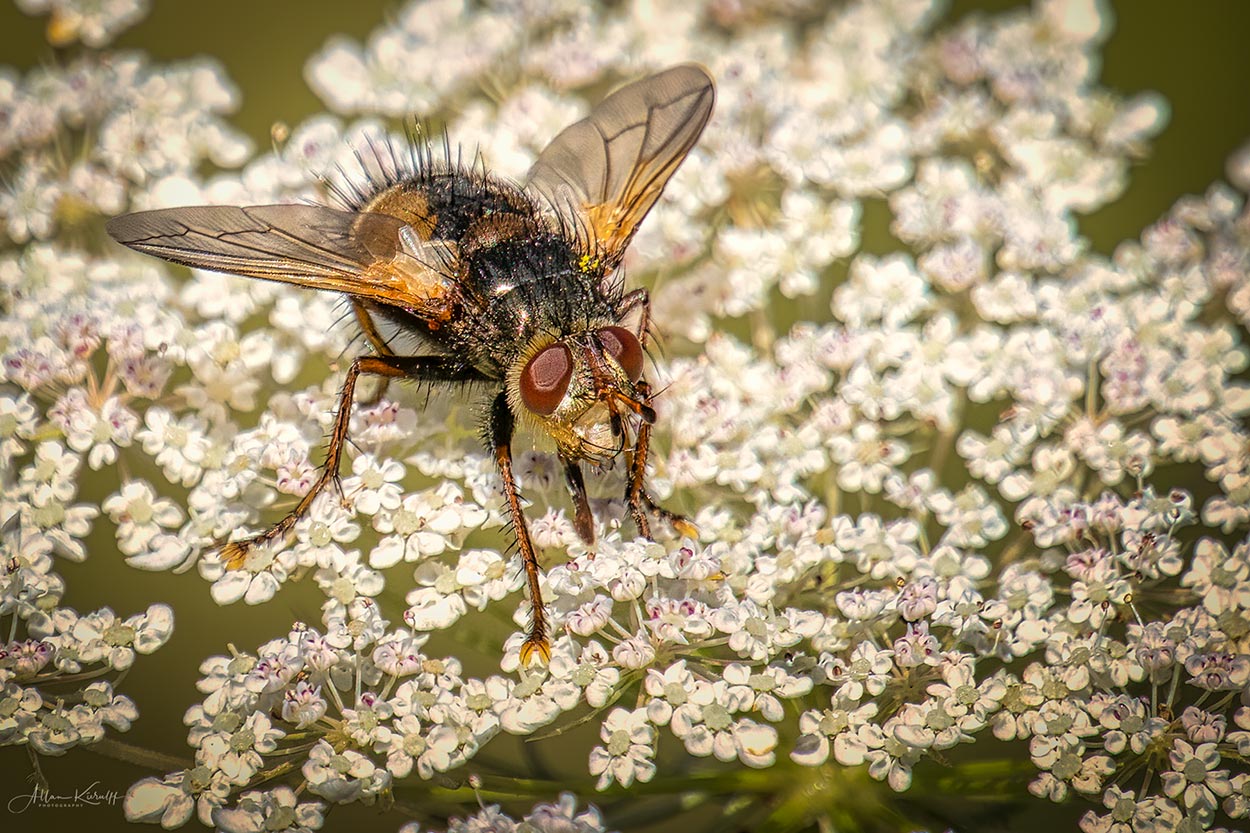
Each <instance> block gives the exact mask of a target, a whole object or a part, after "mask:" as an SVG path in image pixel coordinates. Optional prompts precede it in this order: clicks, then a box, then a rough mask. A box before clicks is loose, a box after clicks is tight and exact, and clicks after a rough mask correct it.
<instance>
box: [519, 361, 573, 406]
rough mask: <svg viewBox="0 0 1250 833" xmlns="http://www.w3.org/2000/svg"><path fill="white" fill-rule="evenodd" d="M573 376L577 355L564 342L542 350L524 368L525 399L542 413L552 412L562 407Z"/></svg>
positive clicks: (524, 400)
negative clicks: (561, 404)
mask: <svg viewBox="0 0 1250 833" xmlns="http://www.w3.org/2000/svg"><path fill="white" fill-rule="evenodd" d="M572 378H573V356H572V354H570V353H569V348H567V347H565V346H564V345H563V344H552V345H549V346H547V347H544V348H543V349H541V350H539V351H538V352H537V353H536V354H535V355H534V358H532V359H530V360H529V364H527V365H525V369H524V370H522V371H521V401H522V402H524V403H525V407H527V408H529V409H530V410H531V411H533V412H534V413H536V414H538V415H539V416H550V415H551V414H553V413H555V410H556V408H558V407H560V402H561V401H562V400H563V399H564V392H565V391H566V390H568V389H569V381H570V380H571V379H572Z"/></svg>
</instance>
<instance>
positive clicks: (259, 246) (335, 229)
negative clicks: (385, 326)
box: [105, 205, 456, 317]
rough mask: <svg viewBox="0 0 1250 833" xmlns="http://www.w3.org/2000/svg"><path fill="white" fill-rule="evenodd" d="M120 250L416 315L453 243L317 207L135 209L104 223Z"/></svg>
mask: <svg viewBox="0 0 1250 833" xmlns="http://www.w3.org/2000/svg"><path fill="white" fill-rule="evenodd" d="M105 228H106V229H107V230H108V233H109V235H111V236H112V238H113V239H114V240H116V241H117V242H118V243H121V244H122V245H125V246H129V247H130V248H132V249H135V250H136V251H140V252H143V253H144V254H150V255H155V256H156V257H159V258H162V259H164V260H168V261H171V262H173V263H181V264H183V265H184V266H192V267H195V268H198V269H210V270H212V271H215V272H229V273H231V274H235V275H244V276H246V277H249V278H264V279H265V280H272V281H280V282H282V283H290V284H296V285H297V286H306V287H310V288H312V289H326V290H332V291H335V292H345V293H348V294H350V295H355V296H357V297H360V298H367V299H369V300H372V301H377V302H379V303H382V304H387V305H390V306H397V307H403V308H405V309H407V310H409V311H412V312H414V313H416V314H417V315H419V316H422V317H432V316H436V315H438V314H439V313H440V311H441V310H442V309H443V307H444V306H445V304H446V301H447V296H448V294H449V292H450V291H451V288H452V286H453V284H452V282H451V279H450V277H449V274H450V272H451V264H453V263H454V262H455V254H456V252H455V246H454V245H453V244H451V243H447V242H445V241H425V240H420V239H419V238H418V237H417V236H416V234H415V233H414V232H413V230H412V228H411V227H410V226H408V225H406V224H405V223H404V222H403V221H402V220H399V219H397V218H395V217H391V216H389V215H386V214H370V213H355V212H350V211H339V210H337V209H333V208H324V207H321V206H316V205H257V206H248V207H236V206H192V207H187V208H167V209H160V210H157V211H140V212H136V213H134V214H124V215H122V216H121V217H114V218H113V219H112V220H110V221H109V222H108V224H107V225H106V226H105Z"/></svg>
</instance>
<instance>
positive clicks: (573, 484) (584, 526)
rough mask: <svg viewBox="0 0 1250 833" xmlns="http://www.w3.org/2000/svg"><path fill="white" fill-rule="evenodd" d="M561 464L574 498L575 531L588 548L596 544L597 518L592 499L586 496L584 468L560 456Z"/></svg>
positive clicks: (565, 479) (565, 480)
mask: <svg viewBox="0 0 1250 833" xmlns="http://www.w3.org/2000/svg"><path fill="white" fill-rule="evenodd" d="M560 463H561V465H563V466H564V482H565V484H566V485H567V486H568V487H569V495H570V496H571V497H572V498H573V529H575V530H576V531H577V537H578V538H581V539H582V543H584V544H586V545H587V546H589V545H591V544H593V543H594V542H595V516H594V515H593V514H591V511H590V499H589V498H588V497H587V496H586V481H585V480H584V479H583V478H582V467H581V466H579V465H578V464H577V461H576V460H570V459H568V458H567V457H565V456H564V455H560Z"/></svg>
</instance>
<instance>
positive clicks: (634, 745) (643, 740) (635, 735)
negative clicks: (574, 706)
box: [590, 709, 656, 790]
mask: <svg viewBox="0 0 1250 833" xmlns="http://www.w3.org/2000/svg"><path fill="white" fill-rule="evenodd" d="M599 738H600V740H602V741H603V743H604V744H605V745H604V746H596V747H595V748H594V749H592V750H590V774H591V775H597V776H599V782H598V784H597V785H596V789H600V790H603V789H607V788H608V786H610V785H611V784H613V783H617V784H620V785H621V786H622V787H628V786H629V785H630V784H632V783H634V781H635V780H638V781H643V782H646V781H650V780H651V778H652V776H654V775H655V761H654V758H655V739H656V731H655V727H654V726H653V725H651V723H650V722H649V721H648V719H647V713H646V710H645V709H635V710H634V711H632V712H631V711H628V710H626V709H613V710H612V711H611V712H610V713H609V714H608V716H607V719H606V720H604V721H603V724H602V725H601V726H600V728H599Z"/></svg>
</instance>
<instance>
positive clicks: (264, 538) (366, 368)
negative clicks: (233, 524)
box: [217, 356, 481, 570]
mask: <svg viewBox="0 0 1250 833" xmlns="http://www.w3.org/2000/svg"><path fill="white" fill-rule="evenodd" d="M362 375H365V376H378V377H381V378H383V379H385V380H387V381H389V380H391V379H400V378H410V379H416V380H419V381H423V382H457V381H468V380H472V379H478V378H481V377H480V374H478V372H477V371H476V370H474V369H473V368H471V367H466V366H464V365H463V364H461V363H459V362H455V361H452V360H450V359H449V358H447V357H445V356H361V357H360V358H358V359H356V360H355V361H353V362H352V366H351V367H350V368H348V371H347V378H346V379H344V380H343V391H342V393H341V394H340V395H339V406H338V411H337V413H336V414H335V417H334V425H333V427H332V428H331V429H330V438H329V442H328V444H327V447H326V459H325V462H324V463H322V464H321V474H320V476H319V477H318V478H317V480H316V481H315V482H314V483H313V485H312V487H311V488H310V489H309V490H308V493H307V494H305V495H304V496H303V497H302V498H300V501H299V503H297V504H296V505H295V508H294V509H292V510H291V511H290V512H288V513H287V515H286V517H284V518H283V519H282V520H280V521H278V522H277V523H276V524H274V525H273V526H271V527H269V529H267V530H265V531H264V532H261V533H258V534H256V535H253V536H251V537H250V538H243V539H241V540H239V541H230V542H227V543H224V544H219V545H217V549H218V550H219V552H220V553H221V557H222V560H224V561H225V563H226V569H228V570H238V569H240V568H242V567H243V564H244V561H245V560H246V558H247V554H248V552H249V551H250V550H251V549H252V547H255V546H257V545H265V544H269V543H272V542H273V541H279V540H282V539H284V538H285V537H286V536H287V534H289V533H290V532H291V530H292V529H294V528H295V524H296V523H298V522H299V519H300V518H302V517H304V515H305V514H307V513H308V510H309V508H310V507H311V506H312V505H313V501H315V500H316V499H317V496H318V495H319V494H321V493H322V492H323V491H325V489H326V487H327V486H329V485H330V484H331V483H335V484H337V483H338V480H339V463H340V461H341V460H342V457H343V445H344V443H345V442H346V441H347V428H348V425H349V424H350V423H351V409H352V399H353V396H354V395H355V392H356V381H357V380H358V379H359V378H360V377H361V376H362Z"/></svg>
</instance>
